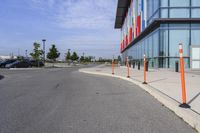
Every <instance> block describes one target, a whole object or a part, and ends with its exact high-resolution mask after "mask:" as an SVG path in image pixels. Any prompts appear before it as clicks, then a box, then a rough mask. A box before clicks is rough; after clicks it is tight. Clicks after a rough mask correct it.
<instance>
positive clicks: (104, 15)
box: [32, 0, 117, 29]
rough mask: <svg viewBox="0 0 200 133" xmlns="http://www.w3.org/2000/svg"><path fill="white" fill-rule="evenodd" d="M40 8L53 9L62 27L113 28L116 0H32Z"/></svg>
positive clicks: (57, 21) (56, 21)
mask: <svg viewBox="0 0 200 133" xmlns="http://www.w3.org/2000/svg"><path fill="white" fill-rule="evenodd" d="M32 2H33V4H34V5H35V6H36V7H37V8H40V9H42V10H44V9H46V11H49V10H53V11H54V17H55V23H56V24H58V25H59V26H61V27H64V28H83V29H99V28H105V29H106V28H113V25H114V19H115V8H116V4H117V0H32Z"/></svg>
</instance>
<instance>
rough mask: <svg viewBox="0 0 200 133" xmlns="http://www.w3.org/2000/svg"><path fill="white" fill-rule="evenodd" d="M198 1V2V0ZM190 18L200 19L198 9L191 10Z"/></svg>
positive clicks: (199, 10)
mask: <svg viewBox="0 0 200 133" xmlns="http://www.w3.org/2000/svg"><path fill="white" fill-rule="evenodd" d="M199 1H200V0H199ZM191 17H192V18H200V9H199V8H198V9H196V8H195V9H192V16H191Z"/></svg>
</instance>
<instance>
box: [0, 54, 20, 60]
mask: <svg viewBox="0 0 200 133" xmlns="http://www.w3.org/2000/svg"><path fill="white" fill-rule="evenodd" d="M8 59H17V56H11V55H0V60H8Z"/></svg>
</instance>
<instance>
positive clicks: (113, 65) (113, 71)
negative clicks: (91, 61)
mask: <svg viewBox="0 0 200 133" xmlns="http://www.w3.org/2000/svg"><path fill="white" fill-rule="evenodd" d="M114 69H115V64H114V59H113V60H112V74H113V75H114V74H115V70H114Z"/></svg>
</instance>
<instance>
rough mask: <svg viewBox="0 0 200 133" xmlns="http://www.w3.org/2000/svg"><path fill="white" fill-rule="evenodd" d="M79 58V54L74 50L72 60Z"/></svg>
mask: <svg viewBox="0 0 200 133" xmlns="http://www.w3.org/2000/svg"><path fill="white" fill-rule="evenodd" d="M78 59H79V57H78V55H77V53H76V52H73V54H72V56H71V60H73V61H77V60H78Z"/></svg>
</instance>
